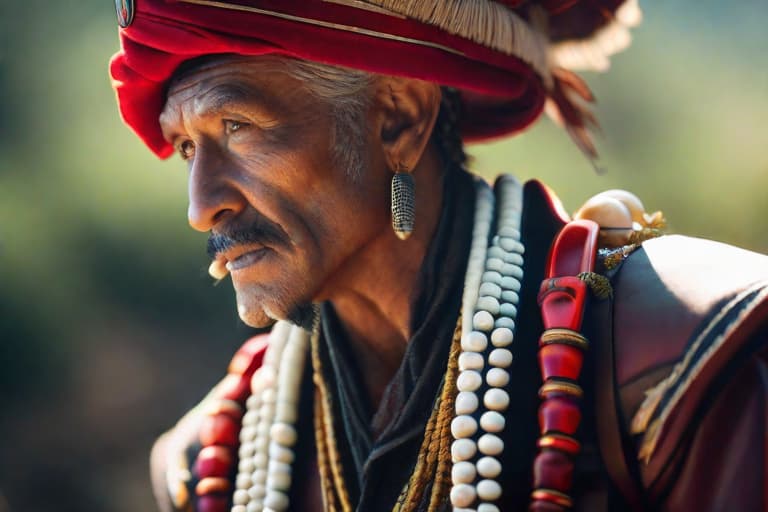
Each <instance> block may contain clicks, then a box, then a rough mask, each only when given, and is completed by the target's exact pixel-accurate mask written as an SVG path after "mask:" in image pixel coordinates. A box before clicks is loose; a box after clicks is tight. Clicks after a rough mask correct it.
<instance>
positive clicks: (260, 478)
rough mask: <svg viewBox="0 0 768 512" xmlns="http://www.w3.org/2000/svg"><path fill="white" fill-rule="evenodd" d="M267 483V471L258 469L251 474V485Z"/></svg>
mask: <svg viewBox="0 0 768 512" xmlns="http://www.w3.org/2000/svg"><path fill="white" fill-rule="evenodd" d="M266 481H267V470H266V469H264V468H259V469H257V470H256V471H254V472H253V473H251V483H252V484H253V485H262V484H264V482H266Z"/></svg>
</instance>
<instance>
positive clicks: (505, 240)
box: [499, 236, 525, 254]
mask: <svg viewBox="0 0 768 512" xmlns="http://www.w3.org/2000/svg"><path fill="white" fill-rule="evenodd" d="M499 246H501V248H502V249H504V250H505V251H508V252H516V253H521V254H522V253H523V252H524V251H525V247H523V244H521V243H520V242H519V241H517V240H515V238H514V237H508V236H502V237H501V238H499Z"/></svg>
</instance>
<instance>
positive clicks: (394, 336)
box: [328, 151, 443, 408]
mask: <svg viewBox="0 0 768 512" xmlns="http://www.w3.org/2000/svg"><path fill="white" fill-rule="evenodd" d="M440 166H441V162H440V158H439V157H438V156H437V154H436V153H435V152H434V151H427V152H426V153H425V155H424V157H423V158H422V160H421V162H420V164H419V166H418V167H417V168H416V169H415V170H414V172H413V178H414V181H415V187H416V227H415V229H414V231H413V233H412V235H411V236H410V237H409V238H408V239H407V240H400V239H399V238H397V236H396V235H395V234H394V232H393V230H392V229H391V228H389V229H385V230H384V231H383V232H382V234H381V235H380V236H379V237H377V238H375V239H374V240H373V241H372V242H371V243H369V244H367V245H366V246H365V248H363V250H362V251H360V252H359V253H358V254H356V255H355V258H354V259H353V260H350V261H348V262H347V263H346V264H345V266H344V269H343V270H342V272H341V275H337V276H335V279H334V283H335V285H334V289H333V290H332V291H331V292H330V293H329V294H328V300H329V301H330V302H331V303H332V304H333V307H334V309H335V311H336V314H337V315H338V317H339V320H340V322H341V325H342V326H343V328H344V330H345V333H346V335H347V338H348V340H349V342H350V345H351V348H352V351H353V353H354V355H355V360H356V362H357V364H358V366H359V368H360V370H361V371H360V374H361V375H363V378H364V380H365V384H366V387H367V391H368V396H369V398H370V400H371V403H372V404H373V406H374V408H376V407H377V406H378V404H379V402H380V401H381V397H382V395H383V393H384V390H385V388H386V386H387V384H388V383H389V382H390V380H391V379H392V377H393V376H394V374H395V372H396V371H397V369H398V367H399V366H400V363H401V361H402V358H403V355H404V353H405V349H406V346H407V344H408V340H409V339H410V338H411V336H412V334H413V332H412V328H413V325H412V321H413V319H412V318H411V317H412V305H413V302H414V300H415V299H416V294H417V293H418V290H417V286H418V281H419V275H420V273H421V267H422V264H423V262H424V258H425V256H426V254H427V250H428V248H429V245H430V243H431V242H432V239H433V237H434V235H435V231H436V229H437V225H438V223H439V220H440V213H441V209H442V203H443V186H442V179H443V178H442V171H441V167H440Z"/></svg>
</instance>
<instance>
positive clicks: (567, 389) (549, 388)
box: [539, 379, 584, 398]
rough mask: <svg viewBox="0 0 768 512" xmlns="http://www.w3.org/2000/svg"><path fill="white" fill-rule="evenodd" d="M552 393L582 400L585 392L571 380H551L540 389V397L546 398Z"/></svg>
mask: <svg viewBox="0 0 768 512" xmlns="http://www.w3.org/2000/svg"><path fill="white" fill-rule="evenodd" d="M552 393H563V394H565V395H570V396H573V397H576V398H581V397H582V396H583V395H584V390H583V389H581V386H579V385H578V384H576V383H575V382H571V381H569V380H561V379H549V380H547V381H546V382H545V383H544V384H543V385H542V386H541V388H539V396H540V397H541V398H545V397H547V395H549V394H552Z"/></svg>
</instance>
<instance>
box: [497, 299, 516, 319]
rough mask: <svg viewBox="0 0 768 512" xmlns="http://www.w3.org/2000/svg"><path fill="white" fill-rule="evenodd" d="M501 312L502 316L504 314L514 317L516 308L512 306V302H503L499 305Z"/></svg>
mask: <svg viewBox="0 0 768 512" xmlns="http://www.w3.org/2000/svg"><path fill="white" fill-rule="evenodd" d="M501 314H502V316H506V317H509V318H514V317H516V316H517V308H516V307H515V306H514V304H509V303H506V302H505V303H504V304H502V305H501Z"/></svg>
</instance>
